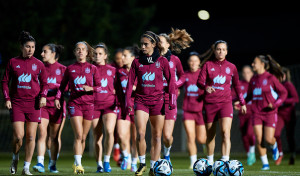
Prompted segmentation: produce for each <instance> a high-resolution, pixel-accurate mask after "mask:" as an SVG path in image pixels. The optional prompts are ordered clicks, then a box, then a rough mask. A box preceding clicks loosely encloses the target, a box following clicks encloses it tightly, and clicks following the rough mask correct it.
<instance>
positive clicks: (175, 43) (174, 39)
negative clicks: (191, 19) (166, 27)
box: [159, 28, 194, 54]
mask: <svg viewBox="0 0 300 176" xmlns="http://www.w3.org/2000/svg"><path fill="white" fill-rule="evenodd" d="M171 29H172V32H171V33H170V34H168V35H167V34H165V33H162V34H159V36H162V37H164V38H165V39H166V41H167V42H168V43H169V44H170V50H171V51H174V52H175V53H177V54H179V53H181V50H182V49H186V48H189V47H190V43H191V42H193V41H194V40H193V39H192V37H191V35H190V34H189V33H187V32H186V30H185V29H183V30H180V29H176V30H174V29H173V28H171Z"/></svg>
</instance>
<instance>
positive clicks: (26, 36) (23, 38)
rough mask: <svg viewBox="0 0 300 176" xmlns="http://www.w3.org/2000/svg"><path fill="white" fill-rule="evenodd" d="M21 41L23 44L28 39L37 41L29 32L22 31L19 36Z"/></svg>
mask: <svg viewBox="0 0 300 176" xmlns="http://www.w3.org/2000/svg"><path fill="white" fill-rule="evenodd" d="M19 41H20V43H21V45H24V44H25V43H26V42H28V41H33V42H35V39H34V38H33V37H32V36H31V35H30V33H29V32H26V31H22V32H21V34H20V36H19Z"/></svg>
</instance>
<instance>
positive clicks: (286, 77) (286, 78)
mask: <svg viewBox="0 0 300 176" xmlns="http://www.w3.org/2000/svg"><path fill="white" fill-rule="evenodd" d="M281 68H282V71H283V73H284V74H285V81H288V82H292V78H291V72H290V69H288V68H286V67H281ZM282 81H284V80H282Z"/></svg>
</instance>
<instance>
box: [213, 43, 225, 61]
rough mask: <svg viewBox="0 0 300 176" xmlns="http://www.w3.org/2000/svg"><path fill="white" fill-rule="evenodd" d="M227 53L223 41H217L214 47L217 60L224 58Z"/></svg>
mask: <svg viewBox="0 0 300 176" xmlns="http://www.w3.org/2000/svg"><path fill="white" fill-rule="evenodd" d="M226 55H227V45H226V44H225V43H219V44H218V45H217V46H216V49H215V56H216V59H218V60H224V59H225V58H226Z"/></svg>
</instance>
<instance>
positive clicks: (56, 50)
mask: <svg viewBox="0 0 300 176" xmlns="http://www.w3.org/2000/svg"><path fill="white" fill-rule="evenodd" d="M45 46H48V47H49V49H50V50H51V51H52V53H55V59H58V58H59V56H60V55H61V53H62V51H63V50H64V46H62V45H56V44H53V43H48V44H46V45H45Z"/></svg>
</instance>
